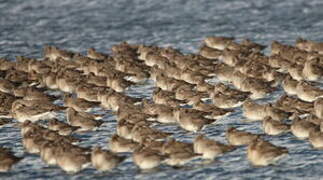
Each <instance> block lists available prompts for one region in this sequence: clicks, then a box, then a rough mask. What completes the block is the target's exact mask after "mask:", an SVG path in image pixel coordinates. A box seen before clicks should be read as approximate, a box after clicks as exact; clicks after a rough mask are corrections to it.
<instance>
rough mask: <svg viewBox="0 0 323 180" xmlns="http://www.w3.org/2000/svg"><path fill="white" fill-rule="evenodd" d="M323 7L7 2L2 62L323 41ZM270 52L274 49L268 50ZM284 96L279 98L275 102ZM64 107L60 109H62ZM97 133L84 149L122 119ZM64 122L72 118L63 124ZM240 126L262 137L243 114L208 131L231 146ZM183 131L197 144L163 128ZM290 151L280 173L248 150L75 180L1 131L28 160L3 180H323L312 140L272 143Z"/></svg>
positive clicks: (1, 14) (315, 3)
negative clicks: (124, 47)
mask: <svg viewBox="0 0 323 180" xmlns="http://www.w3.org/2000/svg"><path fill="white" fill-rule="evenodd" d="M322 8H323V1H321V0H312V1H309V0H290V1H280V0H271V1H269V0H239V1H232V0H217V1H214V0H208V1H202V0H201V1H195V0H182V1H179V0H178V1H174V0H164V1H153V0H135V1H131V0H129V1H126V0H118V1H106V0H98V1H91V2H88V1H87V0H55V1H53V0H29V1H26V0H10V1H5V0H0V37H1V39H0V47H1V48H0V56H5V57H7V58H10V59H13V58H14V57H15V56H17V55H24V56H29V57H36V58H40V57H41V50H42V47H43V45H55V46H58V47H61V48H64V49H69V50H73V51H79V52H82V53H84V52H85V51H86V49H87V48H89V47H94V48H96V49H97V50H98V51H101V52H108V51H109V48H110V47H111V46H112V45H113V44H116V43H120V42H121V41H128V42H130V43H145V44H155V45H159V46H173V47H176V48H178V49H180V50H181V51H183V52H185V53H192V52H196V51H197V49H198V47H199V46H200V45H201V40H202V39H203V38H205V37H206V36H210V35H219V36H221V35H225V36H234V37H237V38H238V40H240V39H242V38H249V39H251V40H253V41H256V42H258V43H263V44H267V45H268V44H270V42H271V41H273V40H278V41H280V42H283V43H288V44H292V43H294V41H295V39H296V38H297V37H299V36H301V37H304V38H309V39H312V40H317V41H323V32H322V28H323V19H322V17H323V11H322ZM266 51H268V49H267V50H266ZM151 90H152V86H151V83H148V84H147V85H145V86H138V87H132V88H131V89H130V90H129V92H127V93H128V94H130V95H133V96H137V97H149V96H150V93H151ZM279 94H281V92H276V93H275V94H273V96H272V97H271V98H269V100H273V98H274V97H277V96H278V95H279ZM58 103H59V102H58ZM100 112H101V113H105V114H106V116H105V118H104V120H105V122H106V123H104V124H103V125H102V127H100V128H99V130H98V131H96V132H91V133H84V134H81V135H79V137H81V138H82V139H84V142H82V144H81V145H84V146H90V145H91V146H93V145H101V146H106V144H107V143H106V142H107V139H108V138H109V137H110V136H111V135H112V134H113V133H114V132H115V126H116V122H115V117H114V116H112V115H111V114H110V113H109V112H108V111H102V110H97V113H100ZM62 118H64V117H62ZM228 126H235V127H239V128H240V129H243V130H248V131H250V132H254V133H262V130H261V129H260V124H259V123H246V122H243V118H242V116H241V110H239V109H237V112H236V113H234V114H232V115H230V116H228V117H226V118H224V119H222V120H221V121H220V122H219V123H218V124H217V125H212V126H208V127H207V128H205V129H204V130H203V132H204V133H206V134H207V136H208V137H211V138H213V139H216V140H219V141H222V142H224V141H225V138H224V130H225V129H226V128H227V127H228ZM157 128H160V129H162V130H164V131H168V132H176V135H175V136H174V137H176V138H177V139H179V140H183V141H191V140H192V138H193V137H194V134H193V133H186V132H185V131H183V130H181V129H180V128H178V127H175V126H159V127H157ZM266 139H268V140H269V141H271V142H272V143H274V144H276V145H280V146H285V147H287V148H288V149H289V152H290V153H289V156H288V157H286V158H284V159H283V160H282V161H280V162H279V164H278V165H276V166H269V167H264V168H254V167H252V166H251V165H250V164H249V163H248V161H247V160H246V148H239V149H238V150H235V151H233V152H230V153H228V154H225V155H224V156H222V157H220V158H218V161H217V162H215V163H212V164H208V165H201V164H197V163H192V164H191V165H189V166H188V167H185V168H182V169H173V168H170V167H166V166H162V167H160V170H158V171H156V172H150V173H143V172H140V171H139V170H138V169H137V168H136V167H135V166H134V165H133V163H132V162H131V158H128V159H127V160H126V161H125V162H124V163H122V164H121V165H120V166H119V167H118V168H117V169H115V170H114V171H112V172H110V173H99V172H97V171H95V170H94V169H86V170H84V171H82V172H80V173H78V174H75V175H68V174H66V173H64V172H63V171H62V170H61V169H59V168H57V167H48V166H47V165H45V164H44V163H43V162H42V161H41V160H40V158H39V157H38V156H34V155H29V154H24V153H23V147H22V144H21V136H20V133H19V130H18V129H17V128H12V125H8V126H5V127H3V128H1V129H0V146H7V147H12V148H13V150H14V151H15V152H16V154H17V155H25V159H24V160H22V161H21V162H20V163H19V164H17V166H16V167H15V168H14V169H13V170H12V171H10V172H9V173H5V174H0V179H47V178H52V179H67V178H68V179H94V178H97V179H107V178H111V179H157V178H159V179H170V178H172V179H198V178H201V179H217V180H218V179H293V180H294V179H304V178H305V179H319V178H320V177H322V176H323V171H322V166H323V151H317V150H313V149H312V148H311V147H310V145H309V143H308V142H307V141H300V140H297V139H296V138H294V137H293V136H292V135H291V134H286V135H282V136H279V137H266Z"/></svg>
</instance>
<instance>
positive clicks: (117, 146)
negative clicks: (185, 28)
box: [0, 37, 323, 173]
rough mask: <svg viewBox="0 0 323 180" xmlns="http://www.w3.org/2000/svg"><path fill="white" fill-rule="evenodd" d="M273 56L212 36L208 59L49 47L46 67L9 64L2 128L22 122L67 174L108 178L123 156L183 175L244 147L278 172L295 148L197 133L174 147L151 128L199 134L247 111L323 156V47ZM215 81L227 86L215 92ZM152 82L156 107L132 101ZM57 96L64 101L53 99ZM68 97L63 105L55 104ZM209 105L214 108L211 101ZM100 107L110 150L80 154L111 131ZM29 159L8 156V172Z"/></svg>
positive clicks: (121, 48) (5, 64) (4, 152)
mask: <svg viewBox="0 0 323 180" xmlns="http://www.w3.org/2000/svg"><path fill="white" fill-rule="evenodd" d="M264 48H265V46H262V45H260V44H257V43H254V42H252V41H250V40H247V39H246V40H242V41H241V42H239V43H237V42H236V41H235V40H234V39H233V38H228V37H208V38H206V39H205V40H204V43H203V45H202V46H201V48H200V50H199V54H188V55H186V54H183V53H181V52H180V51H178V50H176V49H173V48H162V47H156V46H145V45H132V44H128V43H121V44H118V45H114V46H113V47H112V54H104V53H100V52H97V51H95V49H93V48H90V49H88V52H87V55H86V56H84V55H81V54H80V53H75V52H71V51H67V50H62V49H59V48H57V47H53V46H46V47H45V48H44V52H43V55H44V57H43V58H42V59H41V60H36V59H31V58H27V57H22V56H18V57H16V61H9V60H6V59H4V58H2V59H1V60H0V70H1V71H0V76H1V79H0V91H1V93H0V97H1V98H0V100H1V107H0V113H1V116H2V117H6V118H2V119H1V122H0V123H1V125H5V124H9V123H12V119H15V120H17V121H18V123H17V124H16V125H15V126H13V128H14V127H17V128H20V129H21V135H22V144H23V146H24V148H25V150H26V151H27V152H28V153H32V154H37V155H39V156H40V158H41V159H42V160H43V161H44V162H45V163H47V164H48V165H57V166H59V167H60V168H62V169H63V170H64V171H66V172H68V173H76V172H78V171H80V170H82V169H83V168H86V167H88V166H89V165H92V166H93V167H94V168H96V169H97V170H99V171H109V170H112V169H113V168H115V167H116V166H118V164H120V163H121V162H122V161H123V160H124V159H125V158H127V156H126V155H127V153H126V155H124V154H123V155H120V154H118V153H124V152H131V153H132V154H131V156H132V160H133V163H134V164H136V165H137V166H138V167H139V168H141V169H152V168H155V167H158V166H159V165H160V164H167V165H169V166H174V167H178V166H183V165H185V164H186V163H188V162H190V161H192V160H194V159H197V158H199V159H205V161H212V160H214V159H215V158H216V157H218V156H220V155H222V154H224V153H226V152H230V151H234V150H235V149H236V148H239V146H244V145H247V146H248V148H247V159H248V160H249V161H250V162H251V164H253V165H254V166H267V165H269V164H273V163H275V162H276V161H277V160H279V159H281V158H282V157H283V156H284V155H286V154H288V150H287V149H286V148H284V147H278V146H275V145H274V144H272V143H270V142H268V141H265V140H263V139H262V136H263V134H262V135H261V134H252V133H250V132H245V131H241V130H238V129H236V128H234V127H230V128H228V129H227V130H226V139H227V141H228V144H223V143H220V142H217V141H215V140H212V139H210V138H207V137H206V136H205V135H203V134H197V135H196V137H195V139H194V142H192V143H188V142H181V141H178V140H175V139H174V138H171V136H172V133H168V132H162V131H160V130H158V129H155V128H153V127H152V124H156V123H161V124H174V125H177V126H179V127H181V128H183V129H185V130H187V131H192V132H199V131H200V130H201V129H203V128H205V127H206V126H208V125H212V124H213V123H214V122H216V121H217V120H218V119H219V118H221V117H223V116H226V115H228V114H230V113H231V112H233V111H234V110H236V109H237V108H238V107H240V106H242V110H243V115H244V116H245V118H247V119H248V120H249V121H262V129H263V131H264V132H265V133H266V134H268V135H271V136H275V135H280V134H282V133H288V132H291V133H292V134H293V135H295V136H296V137H297V138H299V139H308V140H309V142H310V143H311V144H312V146H313V148H318V149H322V148H323V125H322V122H323V98H322V97H323V89H320V88H319V87H318V83H317V82H315V81H320V80H321V78H323V55H322V54H323V43H317V42H313V41H309V40H304V39H298V40H297V41H296V44H295V46H290V45H284V44H281V43H279V42H276V41H274V42H272V44H271V54H270V56H265V55H264V54H263V53H262V50H263V49H264ZM214 77H216V78H217V79H218V80H219V81H220V83H217V84H211V83H208V81H207V80H208V79H211V78H214ZM147 79H151V80H153V81H154V83H155V86H156V87H155V90H154V92H153V95H152V99H151V100H149V99H142V98H134V97H130V96H128V95H126V94H124V93H123V92H124V91H125V90H126V89H127V88H128V87H129V86H131V85H135V84H137V85H140V84H143V82H145V81H146V80H147ZM222 82H223V83H222ZM280 86H281V87H282V88H283V89H284V91H285V94H284V95H282V96H281V97H280V98H279V99H278V100H277V101H275V102H273V103H268V104H259V103H256V102H255V100H256V99H261V98H264V97H266V96H268V95H270V94H271V93H272V92H273V91H275V90H279V88H280ZM48 89H50V90H60V91H63V92H64V93H63V94H62V95H57V96H54V95H49V94H48V91H46V90H48ZM60 96H63V102H64V106H59V105H56V104H54V103H53V102H54V101H55V100H57V99H59V98H60ZM208 98H210V99H211V100H212V103H207V102H206V100H208ZM96 106H101V107H102V108H104V109H107V110H111V111H113V114H115V115H116V117H117V129H116V134H115V135H113V136H112V137H111V138H109V140H108V148H109V150H105V149H103V148H102V147H98V146H96V147H92V148H91V147H81V146H78V145H77V143H78V142H79V141H80V140H79V139H78V138H76V137H74V136H73V134H75V133H79V132H82V131H95V130H96V129H97V128H98V127H99V126H100V125H102V123H107V122H104V121H103V120H102V119H101V120H100V118H102V117H101V116H99V115H95V114H91V113H90V112H89V111H90V110H91V109H92V108H93V107H96ZM188 107H191V108H188ZM59 111H63V112H66V122H63V121H61V120H58V119H56V117H57V113H58V112H59ZM39 120H42V121H39ZM288 121H289V122H288ZM40 122H41V123H40ZM321 131H322V132H321ZM21 159H22V157H16V156H15V155H14V153H13V152H12V151H11V150H10V149H9V148H6V147H0V171H1V172H6V171H9V170H10V169H11V167H12V166H13V165H14V164H16V163H18V162H19V161H20V160H21Z"/></svg>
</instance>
